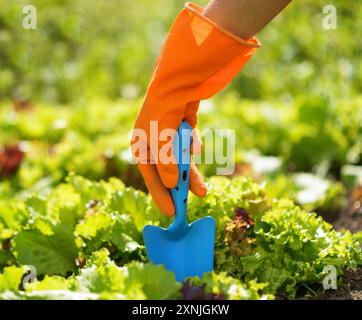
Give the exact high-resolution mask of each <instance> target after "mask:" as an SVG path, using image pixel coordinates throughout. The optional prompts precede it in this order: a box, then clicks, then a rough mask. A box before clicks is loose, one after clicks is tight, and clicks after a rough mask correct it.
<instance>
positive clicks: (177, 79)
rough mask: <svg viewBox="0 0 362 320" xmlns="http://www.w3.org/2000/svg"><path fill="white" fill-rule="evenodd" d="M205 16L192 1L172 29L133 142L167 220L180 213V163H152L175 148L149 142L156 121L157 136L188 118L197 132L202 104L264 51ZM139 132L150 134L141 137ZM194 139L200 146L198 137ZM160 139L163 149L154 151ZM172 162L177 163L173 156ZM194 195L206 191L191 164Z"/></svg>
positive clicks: (137, 157)
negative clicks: (175, 197)
mask: <svg viewBox="0 0 362 320" xmlns="http://www.w3.org/2000/svg"><path fill="white" fill-rule="evenodd" d="M202 12H203V8H201V7H199V6H197V5H195V4H193V3H190V2H188V3H186V4H185V8H184V9H183V10H182V11H181V12H180V13H179V15H178V16H177V18H176V20H175V22H174V24H173V25H172V27H171V30H170V32H169V34H168V36H167V39H166V41H165V43H164V45H163V48H162V50H161V53H160V55H159V57H158V59H157V61H156V64H155V66H154V69H153V74H152V78H151V80H150V83H149V86H148V89H147V92H146V96H145V98H144V101H143V105H142V108H141V110H140V112H139V114H138V116H137V119H136V123H135V126H134V128H135V130H134V133H133V137H132V142H131V146H132V152H133V155H134V157H135V158H136V160H137V164H138V167H139V169H140V171H141V173H142V176H143V178H144V180H145V183H146V186H147V188H148V190H149V192H150V194H151V195H152V197H153V199H154V201H155V202H156V204H157V206H158V207H159V208H160V209H161V211H162V212H163V213H164V214H166V215H168V216H173V215H174V213H175V209H174V206H173V203H172V199H171V195H170V192H169V190H168V189H171V188H174V187H175V186H176V185H177V181H178V169H177V163H176V161H172V163H162V161H156V160H155V161H154V162H155V163H152V159H158V158H161V156H162V155H165V154H166V153H167V154H171V155H172V152H170V148H166V145H169V146H171V144H170V143H169V141H162V139H161V138H158V139H157V137H156V139H155V138H154V137H151V139H150V131H151V130H150V129H151V121H157V122H156V123H157V125H158V132H162V130H164V129H173V130H177V128H178V127H179V125H180V123H181V121H182V120H183V119H185V120H186V121H187V122H188V123H189V124H190V125H191V127H193V128H195V127H196V123H197V117H196V113H197V110H198V106H199V101H200V100H202V99H207V98H210V97H211V96H213V95H214V94H216V93H217V92H219V91H220V90H221V89H223V88H224V87H225V86H226V85H227V84H228V83H229V82H230V81H231V80H232V79H233V77H235V75H236V74H237V73H238V72H239V71H240V69H241V68H242V67H243V66H244V65H245V64H246V62H247V61H248V60H249V59H250V58H251V56H252V55H253V54H254V52H255V50H256V48H258V47H260V43H259V42H258V41H257V40H256V39H255V38H252V39H249V40H247V41H245V40H242V39H240V38H238V37H236V36H234V35H233V34H231V33H229V32H228V31H226V30H224V29H222V28H221V27H219V26H217V25H216V24H215V23H214V22H213V21H211V20H209V19H208V18H206V17H205V16H203V14H202ZM136 129H137V130H136ZM140 130H143V132H144V133H145V134H144V135H142V134H141V135H140V134H139V133H140ZM193 137H194V139H193V141H194V143H197V142H198V138H197V135H193ZM155 140H158V146H155V147H153V143H154V142H155ZM156 142H157V141H156ZM171 159H172V160H175V159H174V158H173V157H172V156H171ZM190 190H191V192H193V193H194V194H195V195H197V196H199V197H202V196H204V195H205V194H206V191H207V189H206V186H205V184H204V182H203V179H202V176H201V174H200V173H199V172H198V170H197V168H196V166H195V164H194V163H191V164H190Z"/></svg>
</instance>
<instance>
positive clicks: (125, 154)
mask: <svg viewBox="0 0 362 320" xmlns="http://www.w3.org/2000/svg"><path fill="white" fill-rule="evenodd" d="M198 3H199V4H204V5H205V4H206V3H207V1H206V0H202V1H201V0H200V1H198ZM27 4H30V3H29V2H28V1H25V0H24V1H23V0H13V1H3V2H2V4H1V9H0V148H1V147H2V146H5V147H6V146H9V145H10V146H11V145H17V148H19V149H20V151H21V152H23V153H24V155H25V156H24V159H23V158H21V159H22V162H21V166H20V164H19V168H18V170H17V171H14V170H10V169H7V170H8V171H11V173H12V176H11V179H9V177H8V173H6V179H5V180H4V181H3V182H1V183H0V195H6V197H9V196H11V194H13V193H14V192H19V191H20V192H21V191H23V190H28V191H29V190H30V191H31V190H34V191H37V190H42V189H44V188H47V187H50V186H55V185H57V184H58V183H60V182H62V181H64V179H65V177H66V176H67V175H68V174H69V173H71V172H75V173H77V174H80V175H83V176H85V177H87V178H90V179H101V178H107V177H110V176H118V177H121V179H122V180H123V181H124V182H125V183H126V184H127V185H133V186H135V187H137V188H141V189H144V185H142V179H141V177H140V176H139V173H138V171H137V169H136V168H135V166H134V165H130V164H129V159H130V153H129V150H128V147H129V142H128V141H129V137H128V133H129V131H130V130H131V128H132V125H133V122H134V119H135V116H136V112H137V110H138V108H139V106H140V104H141V99H142V96H143V95H144V92H145V89H146V86H147V83H148V81H149V78H150V76H151V71H152V67H153V63H154V61H155V58H156V56H157V55H158V52H159V50H160V47H161V45H162V43H163V41H164V39H165V36H166V34H167V32H168V30H169V28H170V26H171V24H172V22H173V20H174V19H175V16H176V14H177V13H178V12H179V11H180V10H181V9H182V7H183V4H184V0H157V1H156V0H153V1H150V0H142V1H141V0H134V1H131V0H107V1H97V2H90V1H86V0H78V1H70V0H33V1H32V2H31V4H33V5H34V6H35V7H36V9H37V27H38V28H37V29H36V30H25V29H24V28H23V25H22V22H23V18H24V16H25V15H24V13H23V12H22V9H23V7H24V5H27ZM326 5H334V6H335V7H336V10H337V29H335V30H334V29H331V30H325V29H323V19H324V18H325V14H323V8H324V7H325V6H326ZM361 16H362V3H361V2H358V1H348V2H346V1H342V0H334V1H328V2H326V1H323V0H314V1H313V0H305V1H293V2H292V3H291V4H290V5H289V6H288V7H287V9H286V10H285V11H284V12H282V13H281V14H280V15H279V16H278V17H277V18H276V19H275V20H274V21H272V23H271V24H270V25H268V26H267V27H266V28H265V29H264V30H263V31H262V32H261V33H260V34H259V35H258V36H257V37H258V38H259V40H260V41H261V42H262V47H261V48H260V49H259V50H258V51H257V53H256V54H255V56H254V57H253V58H252V60H251V61H250V62H249V64H248V65H247V66H246V67H245V68H244V69H243V71H242V72H241V73H240V74H239V75H238V76H237V77H236V79H235V80H234V81H233V82H232V83H231V85H230V86H229V87H228V88H227V89H226V90H224V91H223V92H222V93H220V94H219V95H217V96H216V97H215V98H214V99H212V100H210V101H206V102H203V103H202V104H201V107H200V111H199V126H200V128H201V129H202V128H232V129H235V131H236V137H237V142H236V144H237V150H236V172H235V175H244V174H247V172H248V170H249V169H250V168H249V169H248V166H251V167H252V168H251V169H250V170H251V171H253V170H254V169H255V164H256V163H257V164H258V165H259V166H261V167H263V170H264V171H263V170H262V171H263V172H259V173H261V174H266V175H267V176H268V179H269V178H270V179H271V180H272V181H273V183H274V184H272V189H273V193H274V194H275V195H276V196H284V195H288V196H289V197H291V198H293V199H294V200H298V194H297V193H298V190H299V191H300V190H305V189H306V188H308V187H310V188H309V189H308V190H309V191H308V192H309V193H308V196H309V195H311V194H312V195H313V194H316V191H315V189H313V188H312V187H313V185H319V186H320V190H322V191H320V194H322V196H321V197H319V198H318V197H314V198H313V197H312V198H313V201H312V200H308V201H312V202H313V203H314V204H313V205H312V206H310V207H308V208H317V207H336V206H337V207H338V206H340V205H341V204H340V201H339V199H340V197H339V196H342V195H344V189H343V188H342V187H341V185H340V184H339V182H338V183H337V182H336V180H342V181H344V180H346V181H349V182H350V181H352V184H353V185H354V184H356V183H357V184H362V125H361V124H362V94H361V91H362V62H361V53H362V42H361V41H359V38H358V37H359V35H360V34H362V19H360V17H361ZM0 151H1V149H0ZM6 152H7V151H6V150H5V151H4V152H3V153H4V154H5V156H4V157H5V159H7V158H10V159H11V157H10V156H8V155H6ZM9 152H10V151H9ZM249 152H251V153H252V155H251V156H250V154H249ZM19 159H20V158H19ZM19 159H18V160H17V161H20V160H19ZM19 163H20V162H19ZM271 164H272V165H271ZM245 165H246V166H247V168H246V169H245V168H244V167H243V166H245ZM270 166H271V167H270ZM15 168H16V167H15ZM0 169H1V168H0ZM201 170H202V171H203V173H204V174H205V175H206V176H212V175H214V174H215V168H214V166H210V165H204V166H201ZM250 170H249V171H250ZM2 171H4V169H2ZM5 171H6V170H5ZM13 171H14V172H13ZM259 171H260V170H259ZM300 172H308V173H310V174H313V175H316V176H318V177H314V178H312V180H308V181H312V182H310V183H307V186H306V185H305V184H304V185H303V186H301V185H298V183H297V182H296V181H297V180H298V178H297V177H294V176H293V174H294V173H297V174H298V173H300ZM2 175H3V176H4V174H2V173H1V170H0V178H1V176H2ZM286 177H288V178H286ZM303 177H304V176H303ZM264 178H265V177H264ZM313 179H314V180H313ZM320 179H322V180H323V179H329V187H325V183H326V182H325V181H324V180H323V181H322V180H320ZM330 179H332V180H330ZM308 184H309V186H308ZM337 194H338V195H339V196H337ZM305 198H308V197H305ZM321 198H322V200H321ZM305 201H307V200H305V199H304V200H303V199H302V200H300V199H299V200H298V202H299V203H303V204H304V203H305ZM361 201H362V200H361Z"/></svg>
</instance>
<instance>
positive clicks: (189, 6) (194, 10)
mask: <svg viewBox="0 0 362 320" xmlns="http://www.w3.org/2000/svg"><path fill="white" fill-rule="evenodd" d="M185 9H186V10H187V11H188V13H189V15H191V16H192V15H195V16H197V17H199V18H200V19H202V20H203V21H205V22H207V23H208V24H210V25H211V26H212V27H214V28H215V29H217V30H218V31H220V33H222V34H224V35H226V36H227V37H229V38H231V39H233V40H235V41H236V42H238V43H240V44H241V45H243V46H245V47H252V48H260V47H261V43H260V42H259V41H258V39H256V38H255V37H252V38H250V39H248V40H244V39H241V38H239V37H238V36H236V35H234V34H233V33H231V32H230V31H228V30H226V29H224V28H222V27H220V26H219V25H218V24H217V23H215V22H214V21H212V20H211V19H209V18H207V17H205V16H204V15H203V12H204V8H203V7H201V6H199V5H197V4H195V3H193V2H186V3H185Z"/></svg>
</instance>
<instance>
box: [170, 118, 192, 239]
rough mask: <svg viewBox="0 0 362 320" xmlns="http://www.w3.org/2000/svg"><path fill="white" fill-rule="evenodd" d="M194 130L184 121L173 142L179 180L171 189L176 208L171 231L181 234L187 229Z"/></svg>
mask: <svg viewBox="0 0 362 320" xmlns="http://www.w3.org/2000/svg"><path fill="white" fill-rule="evenodd" d="M191 131H192V128H191V127H190V125H189V124H188V123H187V122H186V121H185V120H184V121H182V122H181V125H180V126H179V128H178V130H177V134H176V135H175V138H174V141H173V149H174V155H175V157H176V160H177V163H178V172H179V178H178V183H177V186H176V187H175V188H173V189H171V196H172V200H173V203H174V206H175V210H176V213H175V219H174V221H173V223H172V224H171V225H170V227H169V229H172V230H174V231H177V232H181V231H182V230H183V229H184V228H186V227H187V219H186V213H187V197H188V193H189V185H190V145H191V139H192V137H191Z"/></svg>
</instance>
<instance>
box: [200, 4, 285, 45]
mask: <svg viewBox="0 0 362 320" xmlns="http://www.w3.org/2000/svg"><path fill="white" fill-rule="evenodd" d="M291 1H292V0H211V1H210V2H209V4H208V5H207V7H206V9H205V11H204V15H205V16H206V17H208V18H210V19H211V20H213V21H214V22H216V23H217V24H218V25H219V26H221V27H223V28H224V29H226V30H228V31H230V32H231V33H233V34H235V35H236V36H239V37H240V38H242V39H249V38H250V37H252V36H254V35H255V34H257V33H258V32H259V31H260V30H261V29H263V28H264V27H265V26H266V25H267V24H268V23H269V22H270V21H271V20H272V19H273V18H274V17H275V16H276V15H277V14H278V13H279V12H280V11H282V10H283V9H284V8H285V7H286V6H287V5H288V3H289V2H291Z"/></svg>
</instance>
